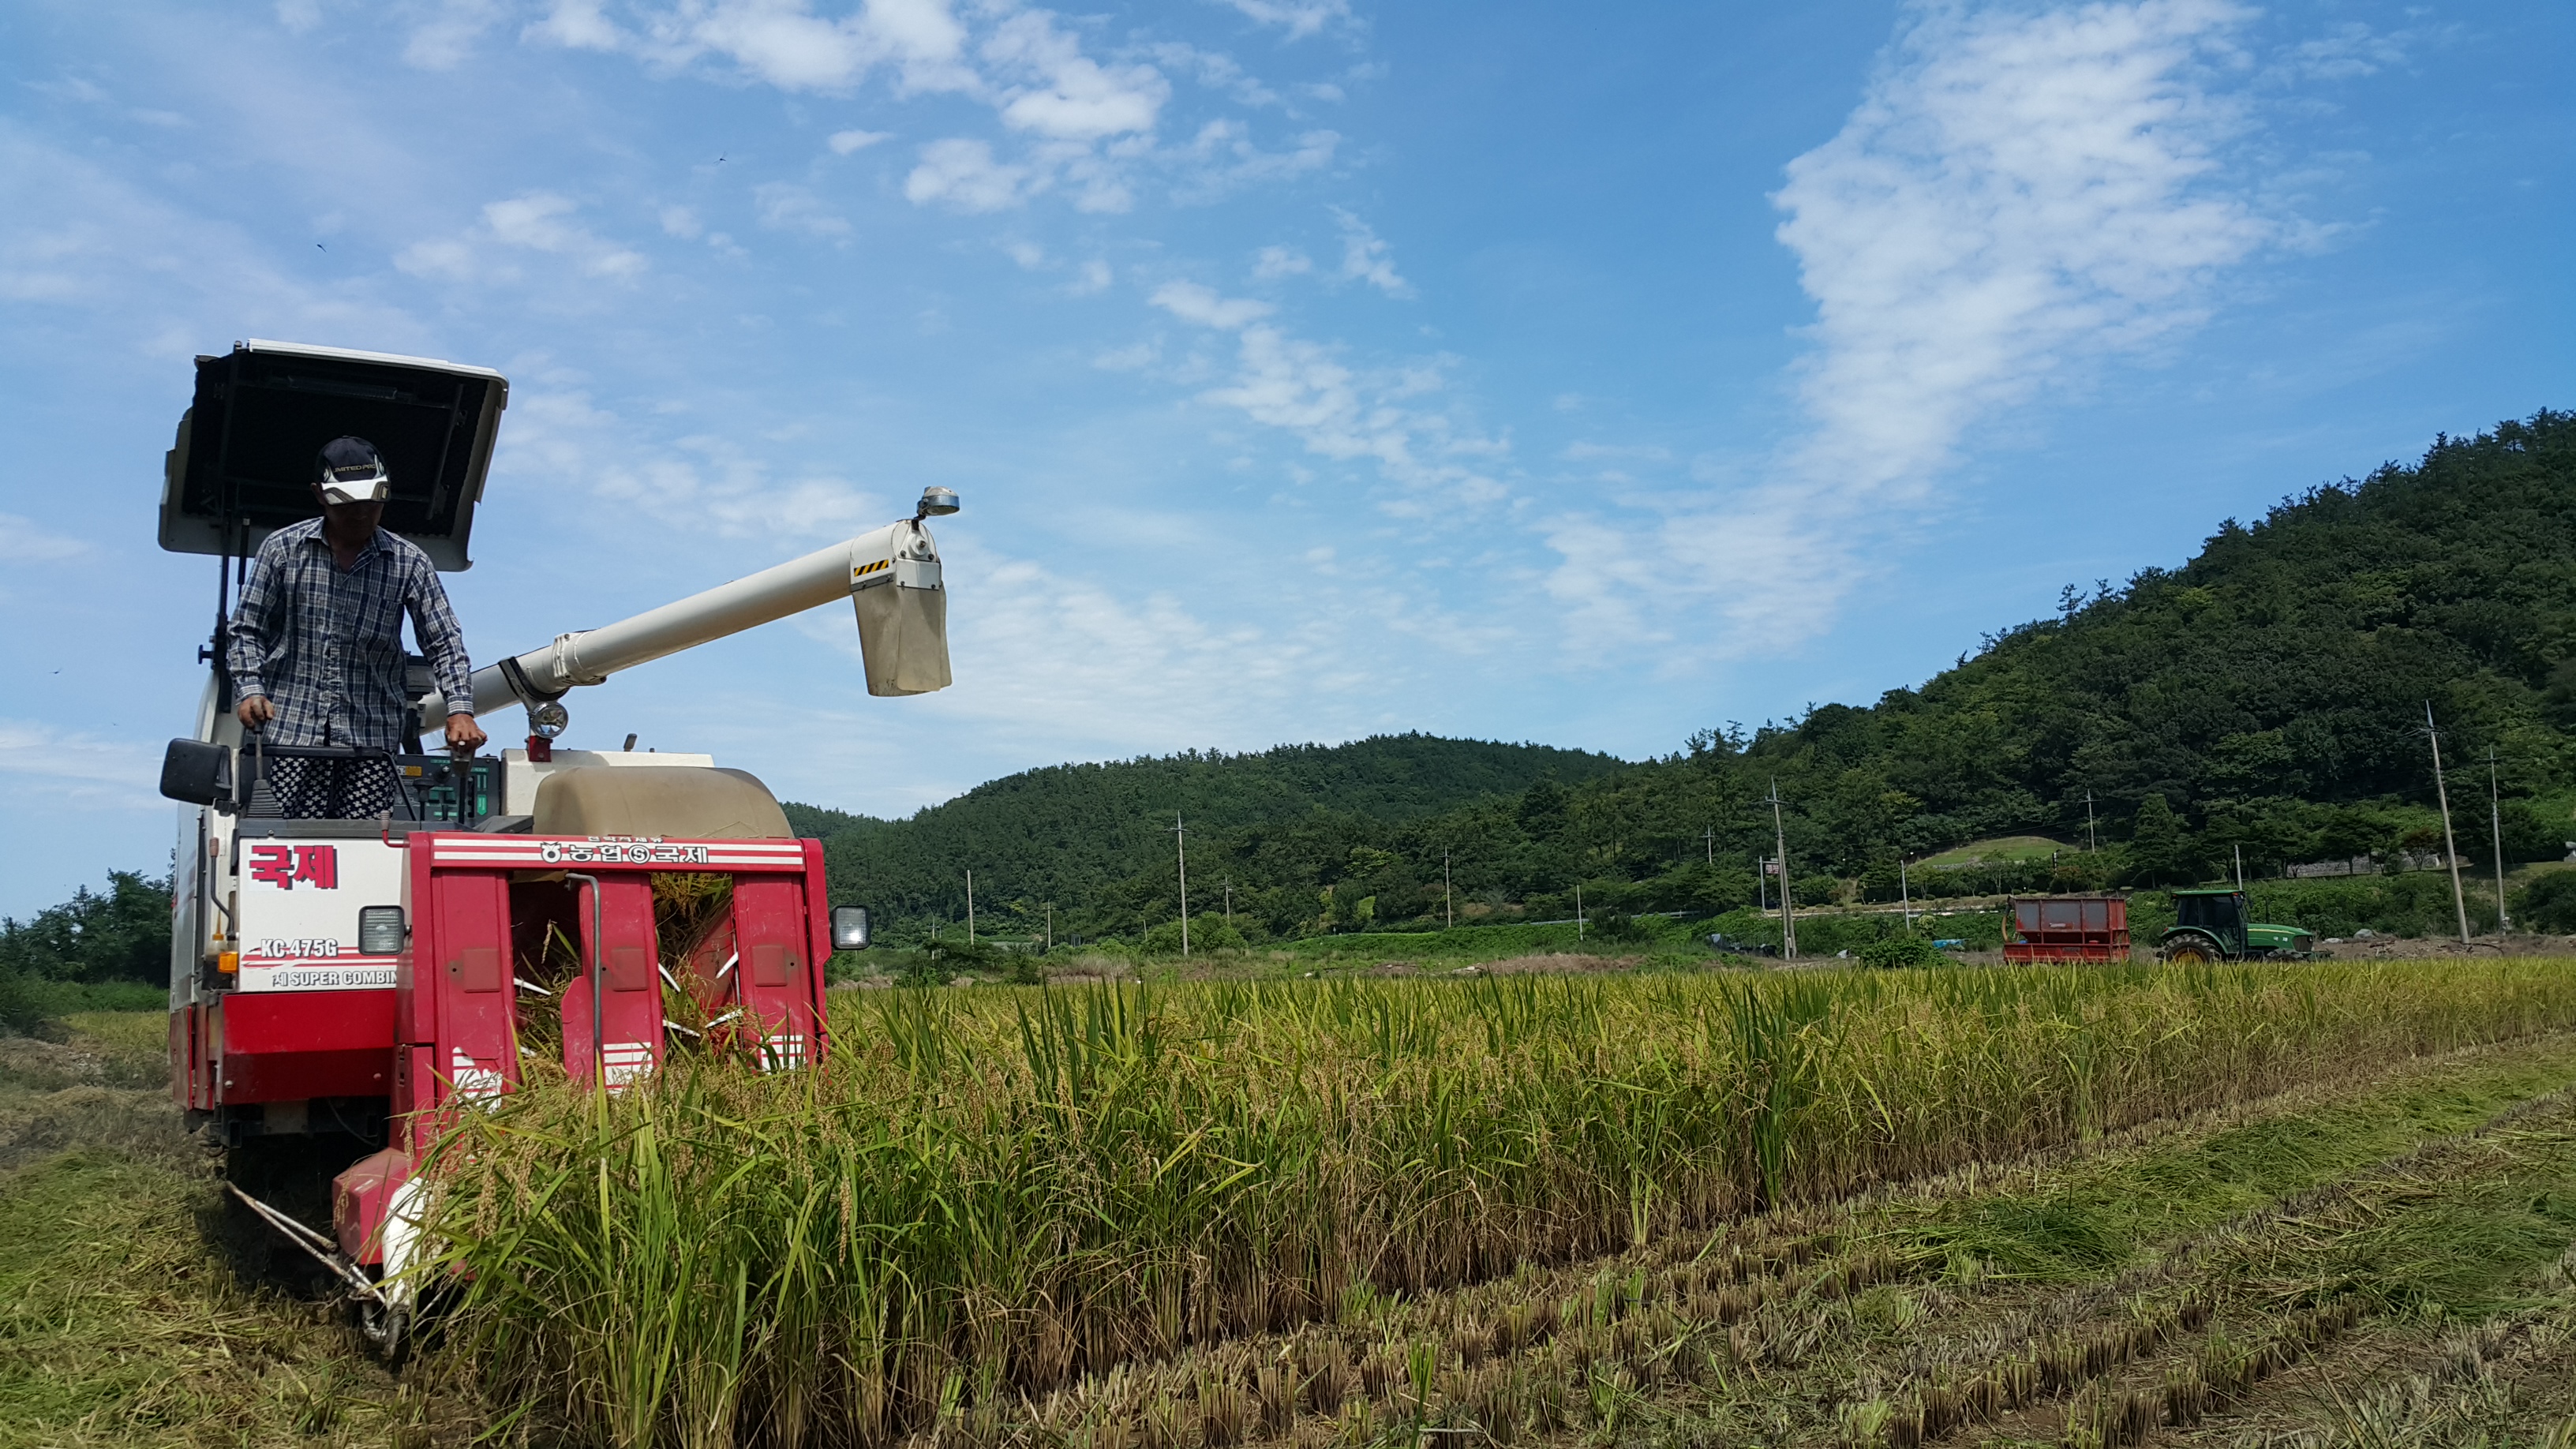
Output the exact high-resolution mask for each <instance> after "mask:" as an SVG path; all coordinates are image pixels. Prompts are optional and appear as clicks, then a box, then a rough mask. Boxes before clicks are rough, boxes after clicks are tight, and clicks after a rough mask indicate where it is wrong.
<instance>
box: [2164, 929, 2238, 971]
mask: <svg viewBox="0 0 2576 1449" xmlns="http://www.w3.org/2000/svg"><path fill="white" fill-rule="evenodd" d="M2156 955H2157V957H2158V959H2160V960H2162V961H2163V962H2164V963H2165V964H2166V965H2168V966H2210V965H2215V964H2217V963H2218V962H2220V961H2224V960H2226V959H2227V958H2226V956H2225V955H2224V954H2222V953H2221V952H2220V951H2219V949H2218V947H2217V946H2216V945H2215V944H2214V943H2212V942H2211V941H2210V939H2209V938H2208V937H2207V936H2202V935H2190V936H2177V937H2175V938H2174V939H2173V940H2170V941H2167V942H2166V943H2165V944H2164V949H2162V950H2161V951H2158V952H2157V953H2156Z"/></svg>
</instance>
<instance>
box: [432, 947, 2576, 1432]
mask: <svg viewBox="0 0 2576 1449" xmlns="http://www.w3.org/2000/svg"><path fill="white" fill-rule="evenodd" d="M842 1013H843V1014H842V1016H841V1018H840V1020H839V1022H838V1025H839V1029H840V1033H841V1040H842V1042H843V1044H844V1048H845V1049H844V1050H842V1051H841V1052H840V1053H839V1054H838V1055H837V1056H836V1058H835V1060H834V1061H833V1063H832V1064H831V1065H830V1066H829V1067H828V1068H827V1069H826V1070H824V1071H821V1072H817V1073H811V1074H806V1075H803V1076H799V1077H796V1078H791V1079H784V1080H780V1079H761V1078H750V1077H744V1076H740V1075H736V1074H733V1073H729V1072H724V1071H716V1070H704V1071H691V1070H689V1069H687V1068H685V1067H684V1068H682V1069H680V1070H676V1071H674V1072H673V1073H671V1074H670V1075H669V1076H668V1077H667V1078H666V1079H665V1080H664V1081H663V1082H661V1083H660V1084H659V1085H658V1086H657V1087H656V1089H655V1090H653V1091H650V1092H644V1093H638V1094H635V1095H633V1096H631V1097H628V1098H625V1099H622V1100H619V1101H616V1102H614V1103H609V1104H604V1105H603V1104H599V1103H595V1102H593V1101H591V1100H588V1099H585V1098H582V1097H579V1096H576V1095H572V1094H568V1093H561V1092H547V1091H537V1092H531V1093H529V1094H526V1095H524V1096H522V1097H520V1098H518V1099H516V1100H514V1101H512V1102H510V1103H508V1104H507V1105H505V1106H504V1107H503V1108H502V1109H501V1110H499V1111H497V1112H495V1113H493V1114H491V1115H490V1116H488V1117H479V1116H478V1117H477V1118H475V1119H473V1121H472V1122H470V1123H469V1124H468V1126H469V1131H468V1132H467V1134H466V1135H465V1136H464V1137H462V1138H461V1139H460V1140H459V1142H458V1144H457V1152H456V1155H455V1157H454V1159H452V1163H451V1171H452V1172H453V1178H452V1182H453V1186H452V1188H451V1190H450V1192H449V1194H448V1196H447V1198H446V1200H445V1207H444V1212H443V1223H444V1227H445V1230H446V1231H447V1232H448V1233H449V1234H450V1235H451V1237H452V1240H453V1241H454V1243H455V1244H456V1249H455V1251H456V1256H457V1261H458V1262H459V1264H460V1265H461V1266H464V1267H467V1268H469V1269H471V1270H472V1274H473V1278H472V1286H471V1288H470V1290H469V1291H468V1294H467V1298H466V1301H465V1303H464V1304H463V1317H462V1320H461V1322H460V1324H459V1326H458V1331H459V1332H460V1333H461V1334H462V1335H464V1341H465V1342H468V1343H470V1344H471V1345H472V1346H473V1349H474V1351H475V1353H476V1354H477V1356H478V1357H479V1360H480V1362H481V1364H482V1365H483V1367H484V1371H485V1373H486V1375H487V1378H486V1381H485V1382H486V1386H487V1388H488V1389H489V1390H490V1391H491V1392H493V1393H494V1394H496V1395H497V1396H499V1397H501V1398H503V1399H505V1400H507V1401H511V1402H525V1403H534V1404H539V1405H542V1406H544V1411H545V1412H546V1413H547V1414H548V1415H550V1416H553V1417H555V1418H557V1419H559V1420H560V1421H561V1422H564V1423H566V1424H569V1425H572V1426H575V1427H577V1428H578V1429H580V1430H582V1431H583V1432H585V1433H586V1434H587V1435H589V1436H592V1437H597V1438H600V1439H603V1440H609V1441H614V1442H621V1443H642V1442H648V1441H652V1440H655V1439H657V1438H660V1437H669V1438H673V1439H675V1440H678V1441H681V1442H688V1441H690V1440H692V1439H693V1438H697V1437H702V1436H711V1437H718V1438H721V1437H726V1436H734V1435H740V1436H744V1437H748V1438H751V1439H758V1440H769V1439H777V1440H780V1441H782V1442H784V1441H788V1440H793V1439H795V1438H796V1437H797V1436H798V1435H799V1434H802V1433H804V1432H806V1431H807V1430H809V1429H810V1430H811V1431H812V1434H813V1436H814V1439H812V1440H809V1442H814V1441H819V1442H845V1441H846V1442H860V1443H876V1442H882V1441H885V1440H887V1439H889V1438H891V1437H893V1436H895V1435H897V1434H899V1433H901V1432H905V1431H908V1430H910V1429H912V1428H916V1427H919V1426H923V1425H926V1424H929V1423H932V1422H934V1421H937V1420H939V1419H940V1417H941V1415H942V1414H943V1412H944V1411H953V1410H955V1409H958V1408H959V1407H961V1406H973V1405H975V1404H979V1403H996V1402H1000V1401H1001V1397H1002V1396H1007V1395H1015V1394H1020V1393H1036V1392H1043V1391H1045V1390H1048V1389H1050V1388H1053V1387H1055V1386H1057V1385H1060V1384H1064V1383H1067V1382H1069V1381H1071V1380H1073V1379H1074V1378H1076V1377H1077V1376H1080V1375H1084V1374H1091V1375H1095V1376H1096V1375H1098V1374H1100V1373H1102V1372H1105V1371H1109V1370H1111V1369H1112V1368H1113V1367H1114V1366H1115V1365H1119V1364H1122V1363H1127V1362H1131V1361H1138V1360H1150V1359H1155V1358H1160V1357H1163V1356H1167V1355H1169V1354H1171V1353H1173V1352H1175V1351H1178V1350H1180V1349H1182V1348H1184V1347H1186V1346H1188V1345H1191V1344H1201V1343H1209V1342H1215V1341H1219V1340H1224V1339H1229V1338H1235V1337H1240V1336H1242V1335H1246V1334H1255V1333H1261V1332H1268V1331H1278V1330H1281V1329H1284V1328H1287V1327H1289V1326H1292V1325H1294V1324H1296V1323H1299V1322H1303V1321H1309V1320H1319V1319H1320V1320H1329V1319H1333V1318H1336V1317H1338V1316H1340V1315H1342V1314H1345V1313H1347V1312H1348V1311H1350V1310H1351V1305H1352V1304H1353V1303H1354V1302H1356V1301H1364V1300H1366V1299H1367V1298H1368V1297H1369V1296H1370V1295H1375V1294H1386V1293H1401V1294H1419V1293H1424V1292H1436V1291H1441V1290H1445V1289H1448V1288H1451V1287H1454V1286H1455V1285H1460V1284H1465V1283H1471V1282H1475V1281H1478V1280H1482V1279H1487V1278H1491V1277H1494V1276H1497V1275H1504V1274H1510V1273H1513V1272H1516V1271H1523V1270H1525V1269H1527V1268H1528V1267H1530V1266H1534V1265H1545V1264H1550V1263H1559V1262H1567V1261H1572V1260H1577V1259H1581V1258H1584V1257H1587V1256H1591V1255H1596V1254H1599V1253H1603V1252H1608V1251H1614V1250H1617V1249H1621V1248H1624V1247H1626V1246H1628V1245H1631V1244H1634V1243H1637V1242H1641V1241H1646V1240H1650V1239H1656V1238H1660V1237H1664V1236H1668V1235H1670V1234H1673V1233H1676V1232H1683V1231H1689V1230H1693V1229H1698V1228H1704V1227H1706V1226H1708V1225H1711V1224H1715V1223H1718V1222H1721V1221H1724V1220H1727V1219H1729V1218H1733V1217H1736V1216H1740V1215H1742V1214H1746V1213H1751V1212H1756V1211H1759V1210H1762V1209H1765V1208H1767V1207H1770V1206H1772V1205H1774V1204H1783V1203H1788V1204H1794V1203H1799V1202H1821V1201H1829V1200H1832V1199H1834V1198H1837V1197H1840V1196H1843V1195H1847V1194H1849V1193H1852V1192H1854V1191H1858V1190H1861V1189H1865V1188H1867V1187H1869V1186H1871V1185H1872V1184H1876V1183H1883V1182H1887V1181H1892V1180H1903V1179H1909V1178H1916V1177H1921V1176H1925V1175H1928V1174H1933V1173H1938V1172H1941V1171H1944V1170H1948V1169H1952V1168H1956V1167H1959V1166H1961V1165H1963V1164H1967V1163H1972V1162H1976V1161H1981V1160H1992V1159H1996V1158H1999V1157H2009V1156H2014V1155H2018V1154H2022V1153H2027V1152H2030V1151H2034V1150H2039V1149H2044V1148H2048V1147H2050V1146H2052V1145H2057V1144H2065V1143H2071V1142H2079V1141H2082V1140H2086V1139H2088V1138H2091V1137H2095V1136H2098V1135H2100V1134H2103V1133H2106V1132H2115V1131H2118V1130H2120V1129H2123V1128H2125V1127H2128V1126H2131V1125H2133V1124H2137V1123H2142V1122H2150V1121H2155V1120H2160V1119H2166V1118H2171V1117H2173V1116H2176V1115H2178V1114H2182V1113H2188V1112H2192V1111H2196V1110H2201V1109H2206V1108H2210V1107H2213V1106H2218V1105H2221V1104H2224V1103H2227V1102H2231V1101H2241V1100H2245V1099H2248V1098H2251V1097H2255V1096H2259V1095H2262V1094H2265V1093H2270V1092H2275V1091H2278V1090H2281V1089H2283V1088H2285V1087H2288V1086H2292V1085H2295V1084H2297V1083H2300V1082H2303V1081H2313V1080H2321V1079H2335V1078H2339V1077H2341V1076H2344V1075H2346V1074H2349V1073H2351V1072H2353V1071H2354V1070H2356V1068H2357V1065H2358V1064H2384V1063H2388V1062H2393V1061H2398V1060H2403V1059H2405V1058H2408V1057H2412V1056H2418V1055H2422V1054H2425V1053H2430V1052H2438V1051H2447V1050H2451V1049H2454V1048H2458V1047H2463V1046H2467V1045H2471V1044H2474V1043H2478V1042H2484V1041H2494V1040H2501V1039H2508V1038H2513V1037H2517V1036H2521V1035H2526V1034H2529V1033H2533V1032H2538V1031H2544V1030H2555V1029H2565V1028H2567V1027H2569V1026H2571V1025H2576V967H2571V966H2570V965H2568V964H2566V963H2554V962H2479V963H2476V964H2474V965H2466V964H2459V963H2446V964H2444V965H2442V966H2440V967H2438V968H2430V969H2428V968H2423V967H2417V966H2412V965H2405V964H2392V965H2358V964H2351V963H2326V964H2318V965H2313V966H2303V967H2294V968H2288V969H2283V968H2267V969H2261V970H2236V969H2208V970H2192V971H2181V970H2175V971H2158V970H2153V969H2144V968H2140V969H2124V970H2097V971H2088V972H2065V971H2044V970H2013V971H1981V972H1957V971H1936V972H1921V973H1895V974H1880V975H1870V974H1864V973H1813V974H1801V975H1798V976H1795V977H1782V976H1768V977H1734V978H1729V977H1709V976H1660V977H1646V978H1634V979H1620V980H1612V981H1601V980H1580V979H1568V978H1518V979H1488V980H1481V981H1469V982H1458V983H1439V984H1432V983H1421V982H1390V983H1363V982H1318V983H1311V984H1303V985H1299V984H1272V985H1226V984H1212V985H1207V986H1201V987H1195V988H1174V989H1168V990H1146V991H1140V990H1136V989H1132V988H1130V989H1111V988H1092V989H1089V990H1084V991H1075V992H1064V991H1057V992H1051V993H1047V994H1044V995H1041V994H1040V993H1037V992H1034V991H1027V992H1002V991H994V992H981V993H921V992H899V993H881V994H880V993H871V994H869V999H868V1000H865V1001H861V1002H850V1003H845V1004H844V1006H843V1008H842Z"/></svg>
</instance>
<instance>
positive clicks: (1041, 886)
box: [787, 734, 1624, 920]
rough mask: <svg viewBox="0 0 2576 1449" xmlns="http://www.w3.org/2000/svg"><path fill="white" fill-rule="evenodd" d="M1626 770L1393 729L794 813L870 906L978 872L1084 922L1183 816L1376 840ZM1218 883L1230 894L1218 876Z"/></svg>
mask: <svg viewBox="0 0 2576 1449" xmlns="http://www.w3.org/2000/svg"><path fill="white" fill-rule="evenodd" d="M1623 766H1624V762H1623V761H1621V760H1619V759H1617V758H1616V757H1614V756H1610V755H1600V754H1593V753H1591V752H1589V751H1584V750H1563V749H1555V748H1551V747H1549V746H1545V745H1509V744H1496V743H1490V742H1487V741H1483V740H1452V739H1442V738H1440V737H1438V736H1434V735H1425V734H1404V735H1379V736H1375V737H1372V738H1370V739H1365V740H1358V741H1355V742H1353V743H1350V744H1343V745H1281V746H1279V747H1278V748H1276V749H1272V750H1266V751H1263V752H1261V753H1258V754H1236V755H1228V754H1224V753H1221V752H1215V751H1210V752H1206V753H1200V752H1197V751H1191V752H1188V753H1184V754H1178V755H1170V756H1166V757H1163V758H1160V759H1136V760H1125V761H1116V762H1111V763H1108V764H1085V765H1054V766H1049V767H1047V768H1045V769H1038V770H1029V771H1026V772H1024V773H1022V774H1017V775H1012V776H1009V777H1007V778H1004V779H1000V780H994V781H991V782H990V783H987V784H983V785H979V786H977V787H975V788H974V789H972V790H969V791H967V792H966V793H965V794H963V795H960V796H958V797H957V798H956V799H954V800H950V801H947V802H945V803H943V804H939V805H934V806H931V807H929V808H928V809H925V810H922V811H920V812H919V813H917V814H915V815H914V816H912V818H910V819H908V820H900V821H887V820H875V819H870V818H867V817H864V816H856V815H846V814H843V813H841V812H839V811H836V810H825V809H819V808H817V807H814V806H809V805H795V804H791V805H789V806H788V807H787V812H788V818H789V820H790V821H791V822H792V823H793V824H794V825H795V827H796V830H797V832H798V833H799V834H807V835H816V836H820V837H822V838H823V839H824V840H825V842H826V843H827V845H828V847H829V850H830V860H831V869H832V875H833V879H834V880H836V881H852V882H861V881H863V882H865V883H866V884H865V887H864V889H862V890H856V891H854V894H855V895H856V896H857V897H858V898H863V899H865V900H866V901H868V902H869V903H870V904H871V905H874V906H876V907H878V908H879V909H880V910H883V911H886V912H889V913H890V914H891V915H892V916H893V917H895V918H896V919H898V920H902V919H907V918H919V917H924V916H933V915H937V916H945V917H947V918H950V919H956V918H959V917H962V916H963V914H964V912H965V873H966V872H967V871H969V870H972V871H974V872H975V882H976V898H977V901H978V904H979V907H980V908H981V909H984V910H988V911H991V910H1007V908H1008V906H1007V903H1009V902H1013V901H1018V902H1022V903H1027V904H1031V905H1036V906H1040V907H1042V906H1043V905H1044V903H1046V902H1049V901H1052V902H1055V903H1056V904H1057V906H1058V907H1059V908H1060V909H1061V910H1064V911H1067V912H1079V911H1080V910H1081V909H1082V908H1083V907H1084V906H1086V905H1087V904H1088V903H1090V902H1092V901H1093V900H1095V899H1096V898H1099V897H1100V896H1101V895H1102V894H1103V893H1104V892H1105V891H1107V890H1109V889H1110V888H1111V887H1113V886H1114V885H1115V884H1116V883H1117V882H1119V881H1122V880H1125V879H1127V878H1128V877H1130V876H1134V875H1137V874H1138V873H1140V872H1143V873H1146V874H1148V875H1150V874H1151V871H1152V868H1153V866H1154V865H1155V864H1156V863H1158V862H1159V863H1161V865H1162V866H1163V869H1164V872H1165V874H1170V873H1171V872H1172V865H1173V861H1174V851H1173V848H1172V846H1173V840H1172V835H1171V827H1172V824H1173V820H1174V817H1175V816H1176V815H1177V816H1181V817H1183V818H1185V820H1186V822H1187V824H1188V826H1189V830H1190V833H1191V835H1192V837H1193V838H1194V841H1198V840H1204V841H1207V842H1210V844H1209V845H1208V846H1207V847H1206V848H1207V849H1208V850H1210V851H1211V852H1213V851H1214V850H1215V845H1214V842H1215V841H1217V840H1219V839H1221V838H1224V837H1226V836H1227V835H1229V834H1230V833H1232V832H1239V831H1242V830H1246V829H1260V828H1265V827H1272V826H1277V825H1281V824H1287V823H1291V822H1299V821H1310V820H1326V821H1332V822H1336V824H1335V826H1334V828H1335V829H1336V830H1337V831H1350V832H1357V833H1359V834H1362V835H1370V834H1374V833H1376V832H1378V831H1381V830H1384V829H1387V828H1391V827H1395V826H1399V825H1401V824H1403V823H1405V822H1408V821H1413V820H1419V819H1422V818H1424V817H1426V816H1431V815H1436V814H1438V813H1440V812H1443V811H1449V810H1454V809H1456V808H1458V807H1459V806H1461V805H1465V804H1468V803H1470V802H1473V801H1478V800H1484V799H1517V798H1518V797H1519V796H1520V795H1521V793H1522V792H1523V791H1525V790H1527V789H1528V788H1529V787H1530V786H1531V785H1533V784H1534V783H1536V782H1538V781H1540V780H1555V781H1559V782H1563V783H1566V784H1576V783H1580V782H1583V781H1587V780H1591V779H1595V778H1598V777H1600V776H1603V775H1606V774H1609V773H1610V772H1611V771H1614V770H1618V769H1621V768H1623ZM1211 858H1212V859H1213V858H1214V856H1213V854H1211ZM1208 880H1209V882H1210V884H1212V885H1214V886H1215V887H1216V888H1217V890H1218V892H1219V894H1220V895H1221V894H1222V891H1223V882H1222V880H1221V879H1220V878H1219V876H1216V875H1211V876H1210V877H1209V878H1208ZM1176 900H1177V897H1176ZM1177 909H1178V907H1177V905H1175V907H1174V911H1175V912H1176V911H1177ZM1167 914H1170V912H1167Z"/></svg>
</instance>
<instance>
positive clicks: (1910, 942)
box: [1860, 935, 1941, 971]
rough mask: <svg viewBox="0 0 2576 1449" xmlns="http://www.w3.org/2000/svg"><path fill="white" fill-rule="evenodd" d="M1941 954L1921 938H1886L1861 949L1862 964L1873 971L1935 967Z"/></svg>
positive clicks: (1902, 936) (1900, 936)
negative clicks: (1902, 967) (1907, 967)
mask: <svg viewBox="0 0 2576 1449" xmlns="http://www.w3.org/2000/svg"><path fill="white" fill-rule="evenodd" d="M1940 961H1941V953H1940V952H1938V951H1935V950H1933V949H1932V943H1931V942H1929V941H1926V940H1924V939H1923V938H1922V937H1921V936H1908V935H1895V936H1885V937H1881V938H1880V939H1878V940H1875V941H1872V942H1870V943H1869V944H1868V945H1866V946H1863V947H1861V948H1860V964H1862V965H1863V966H1867V967H1870V968H1871V969H1873V970H1879V971H1887V970H1893V969H1895V968H1897V967H1900V966H1933V965H1938V964H1939V963H1940Z"/></svg>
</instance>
